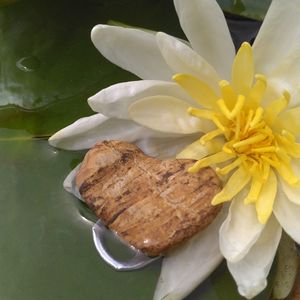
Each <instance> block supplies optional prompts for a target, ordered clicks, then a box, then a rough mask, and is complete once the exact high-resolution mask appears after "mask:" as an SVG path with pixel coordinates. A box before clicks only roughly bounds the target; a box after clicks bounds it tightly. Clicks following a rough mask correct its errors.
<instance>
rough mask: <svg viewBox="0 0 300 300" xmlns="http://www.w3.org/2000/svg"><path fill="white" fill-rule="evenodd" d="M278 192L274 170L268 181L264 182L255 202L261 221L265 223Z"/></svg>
mask: <svg viewBox="0 0 300 300" xmlns="http://www.w3.org/2000/svg"><path fill="white" fill-rule="evenodd" d="M276 192H277V178H276V176H275V174H274V172H273V171H272V170H270V174H269V176H268V179H267V181H266V182H265V183H264V184H263V186H262V189H261V191H260V193H259V195H258V197H257V200H256V202H255V208H256V212H257V217H258V220H259V222H260V223H262V224H265V223H266V222H267V221H268V219H269V217H270V216H271V214H272V211H273V205H274V200H275V197H276Z"/></svg>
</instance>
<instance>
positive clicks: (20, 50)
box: [0, 0, 182, 136]
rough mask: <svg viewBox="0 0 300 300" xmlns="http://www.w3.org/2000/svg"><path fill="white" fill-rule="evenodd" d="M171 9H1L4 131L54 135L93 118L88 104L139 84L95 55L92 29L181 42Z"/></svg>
mask: <svg viewBox="0 0 300 300" xmlns="http://www.w3.org/2000/svg"><path fill="white" fill-rule="evenodd" d="M171 5H172V3H171V2H170V3H165V2H164V1H156V2H155V3H152V2H150V1H146V0H143V1H140V2H139V3H133V1H117V0H111V1H101V0H98V1H93V0H89V1H84V0H79V1H73V2H70V1H68V0H62V1H54V2H53V1H50V0H46V1H38V0H28V1H18V2H15V3H13V4H11V5H8V6H4V7H2V8H1V11H0V16H1V18H0V22H1V27H0V33H1V34H0V42H1V48H0V61H1V64H0V68H1V72H0V87H1V88H0V107H1V109H0V127H5V128H14V129H25V130H26V131H28V132H29V133H30V134H32V135H38V136H40V135H51V134H52V133H54V132H55V131H57V130H58V129H60V128H62V127H64V126H66V125H68V124H70V123H71V122H73V121H74V120H76V119H78V118H80V117H82V116H87V115H89V114H91V113H92V111H91V110H90V108H89V107H88V105H87V102H86V100H87V98H88V97H90V96H91V95H93V94H94V93H96V92H98V91H99V90H100V89H102V88H104V87H107V86H109V85H111V84H114V83H117V82H121V81H127V80H133V79H135V78H136V77H135V76H133V75H132V74H129V73H128V72H125V71H123V70H121V69H120V68H118V67H117V66H115V65H113V64H111V63H110V62H108V61H107V60H106V59H105V58H103V57H102V56H101V54H100V53H98V51H97V50H96V49H95V47H94V46H93V44H92V42H91V40H90V31H91V29H92V28H93V26H94V25H96V24H99V23H104V24H106V23H107V22H108V20H110V19H117V20H120V21H122V22H123V21H124V22H125V23H130V24H133V25H139V26H141V27H145V28H150V29H151V28H152V29H155V30H158V29H162V30H166V29H167V27H168V28H171V30H169V32H170V31H171V33H173V34H178V33H179V35H180V34H181V35H182V33H181V29H180V27H179V24H178V21H177V17H176V13H175V10H174V8H173V7H172V9H171ZM116 7H117V8H118V9H116ZM145 14H148V15H147V18H144V17H143V16H144V15H145ZM16 20H17V22H16ZM149 21H150V22H149Z"/></svg>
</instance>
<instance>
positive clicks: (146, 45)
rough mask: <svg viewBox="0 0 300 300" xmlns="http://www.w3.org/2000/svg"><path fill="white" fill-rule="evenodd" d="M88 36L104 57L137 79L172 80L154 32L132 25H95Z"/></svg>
mask: <svg viewBox="0 0 300 300" xmlns="http://www.w3.org/2000/svg"><path fill="white" fill-rule="evenodd" d="M91 38H92V41H93V43H94V45H95V46H96V48H97V49H98V50H99V51H100V53H101V54H102V55H103V56H104V57H106V58H107V59H109V60H110V61H111V62H113V63H114V64H116V65H118V66H120V67H121V68H123V69H125V70H127V71H130V72H132V73H134V74H136V75H137V76H139V77H140V78H142V79H156V80H171V78H172V72H171V70H170V69H169V67H168V66H167V64H166V63H165V61H164V59H163V57H162V55H161V53H160V51H159V49H158V47H157V44H156V39H155V35H153V34H151V33H149V32H146V31H143V30H139V29H134V28H123V27H117V26H109V25H97V26H95V27H94V28H93V30H92V33H91Z"/></svg>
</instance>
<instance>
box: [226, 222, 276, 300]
mask: <svg viewBox="0 0 300 300" xmlns="http://www.w3.org/2000/svg"><path fill="white" fill-rule="evenodd" d="M280 237H281V227H280V225H279V224H278V222H277V221H276V219H275V218H274V217H271V218H270V219H269V221H268V223H267V225H266V227H265V228H264V230H263V232H262V234H261V236H260V238H259V239H258V240H257V242H256V243H255V245H254V246H253V247H252V248H251V250H250V251H249V253H248V254H247V255H246V256H245V257H244V258H243V259H242V260H240V261H239V262H236V263H232V262H228V263H227V265H228V269H229V271H230V273H231V274H232V276H233V278H234V279H235V281H236V283H237V285H238V290H239V293H240V294H241V295H242V296H244V297H246V298H248V299H251V298H253V297H255V296H256V295H257V294H259V293H260V292H261V291H262V290H263V289H264V288H265V287H266V286H267V276H268V274H269V272H270V269H271V266H272V263H273V260H274V257H275V254H276V250H277V247H278V244H279V241H280Z"/></svg>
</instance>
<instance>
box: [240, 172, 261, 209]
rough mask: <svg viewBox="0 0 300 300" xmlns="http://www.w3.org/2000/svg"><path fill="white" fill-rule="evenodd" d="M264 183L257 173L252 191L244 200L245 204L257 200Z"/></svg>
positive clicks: (252, 184)
mask: <svg viewBox="0 0 300 300" xmlns="http://www.w3.org/2000/svg"><path fill="white" fill-rule="evenodd" d="M262 185H263V184H262V181H261V179H260V178H259V177H258V176H257V175H256V176H253V177H252V183H251V187H250V191H249V193H248V195H247V197H246V198H245V200H244V203H245V204H250V203H253V202H255V201H256V200H257V198H258V196H259V193H260V190H261V188H262Z"/></svg>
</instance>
